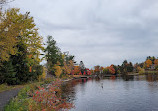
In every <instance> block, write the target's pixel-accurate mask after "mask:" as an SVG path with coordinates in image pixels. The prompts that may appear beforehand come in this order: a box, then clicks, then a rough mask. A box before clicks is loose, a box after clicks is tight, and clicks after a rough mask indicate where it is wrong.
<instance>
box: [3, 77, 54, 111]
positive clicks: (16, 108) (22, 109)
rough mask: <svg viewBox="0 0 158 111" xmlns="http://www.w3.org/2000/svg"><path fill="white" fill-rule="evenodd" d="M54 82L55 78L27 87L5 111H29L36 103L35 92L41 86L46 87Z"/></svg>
mask: <svg viewBox="0 0 158 111" xmlns="http://www.w3.org/2000/svg"><path fill="white" fill-rule="evenodd" d="M52 81H54V78H48V79H46V80H43V81H40V82H34V83H32V84H27V85H25V86H24V88H22V89H21V90H20V92H19V93H18V95H17V96H16V97H15V98H13V99H12V100H11V101H10V102H9V104H8V105H6V106H5V111H10V109H12V111H29V110H30V109H29V108H30V106H31V105H32V103H34V100H33V99H32V94H33V93H34V92H35V90H37V89H38V87H39V86H44V85H45V84H49V83H51V82H52Z"/></svg>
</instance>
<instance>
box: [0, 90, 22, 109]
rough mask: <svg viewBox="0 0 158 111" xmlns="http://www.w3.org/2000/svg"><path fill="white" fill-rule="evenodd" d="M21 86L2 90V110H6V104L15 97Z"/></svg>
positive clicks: (0, 97) (0, 103)
mask: <svg viewBox="0 0 158 111" xmlns="http://www.w3.org/2000/svg"><path fill="white" fill-rule="evenodd" d="M20 89H21V88H15V89H12V90H8V91H3V92H0V111H2V110H4V107H5V105H7V103H8V102H9V101H10V100H11V99H12V98H13V97H15V96H16V95H17V94H18V92H19V91H20Z"/></svg>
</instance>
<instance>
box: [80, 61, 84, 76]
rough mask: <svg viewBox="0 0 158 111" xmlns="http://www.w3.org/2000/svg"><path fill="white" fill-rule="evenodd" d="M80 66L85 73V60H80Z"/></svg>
mask: <svg viewBox="0 0 158 111" xmlns="http://www.w3.org/2000/svg"><path fill="white" fill-rule="evenodd" d="M79 66H80V70H81V73H82V74H83V73H84V70H85V66H84V63H83V61H80V64H79Z"/></svg>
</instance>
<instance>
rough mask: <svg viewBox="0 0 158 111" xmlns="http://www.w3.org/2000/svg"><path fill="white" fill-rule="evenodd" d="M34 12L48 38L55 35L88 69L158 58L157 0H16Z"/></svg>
mask: <svg viewBox="0 0 158 111" xmlns="http://www.w3.org/2000/svg"><path fill="white" fill-rule="evenodd" d="M8 6H9V7H10V8H12V7H14V8H20V9H21V10H20V11H21V13H25V12H26V11H30V15H31V16H33V17H34V20H35V23H36V25H37V27H38V28H39V34H40V35H42V36H43V37H44V41H46V39H47V36H48V35H52V36H53V38H54V39H55V40H56V41H57V45H58V46H59V47H60V48H61V51H62V52H66V51H69V53H70V54H72V55H75V60H76V61H77V62H78V63H79V62H80V61H81V60H82V61H83V62H84V64H85V66H86V67H89V68H92V67H93V66H95V65H101V66H108V65H111V64H115V65H118V64H122V62H123V61H124V60H125V59H126V60H127V61H131V62H133V63H136V62H142V61H145V59H146V57H147V56H156V57H157V56H158V53H157V51H158V43H157V41H158V13H157V10H158V0H15V1H14V2H12V3H10V4H8Z"/></svg>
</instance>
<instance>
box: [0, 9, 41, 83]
mask: <svg viewBox="0 0 158 111" xmlns="http://www.w3.org/2000/svg"><path fill="white" fill-rule="evenodd" d="M0 34H1V36H0V37H1V39H3V41H1V42H0V45H1V47H2V48H1V47H0V59H1V60H0V62H1V63H2V65H3V67H5V66H7V64H3V63H4V61H8V63H9V62H11V63H12V65H13V66H14V68H15V70H16V83H17V84H19V83H21V82H27V81H28V80H34V79H37V78H38V76H39V73H40V72H42V71H40V69H37V67H38V68H39V67H40V65H39V62H40V58H39V55H40V50H42V49H43V47H42V37H41V36H39V35H38V29H37V28H36V25H35V23H34V20H33V17H30V16H29V13H26V14H21V13H19V9H15V8H12V9H8V10H6V11H5V12H4V13H3V19H2V21H1V25H0ZM8 39H11V40H8ZM14 40H15V41H14ZM12 43H13V44H12ZM6 44H7V45H6ZM4 47H5V48H4ZM3 52H4V53H3ZM2 53H3V54H6V55H5V56H3V54H2ZM30 55H31V57H29V56H30ZM29 67H33V69H32V70H33V71H32V72H29Z"/></svg>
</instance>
